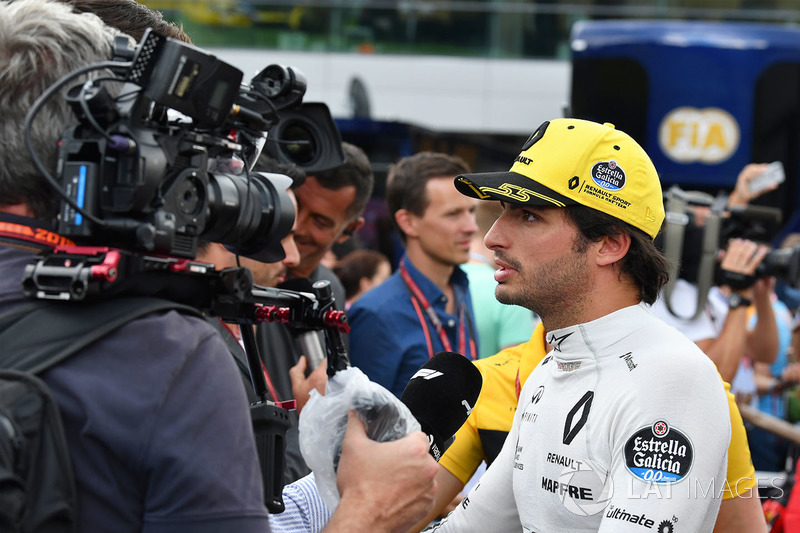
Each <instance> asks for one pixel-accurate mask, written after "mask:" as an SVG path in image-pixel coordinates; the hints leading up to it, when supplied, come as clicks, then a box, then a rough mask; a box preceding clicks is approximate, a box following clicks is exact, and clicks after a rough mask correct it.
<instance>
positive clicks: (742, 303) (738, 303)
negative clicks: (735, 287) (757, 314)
mask: <svg viewBox="0 0 800 533" xmlns="http://www.w3.org/2000/svg"><path fill="white" fill-rule="evenodd" d="M752 303H753V302H751V301H750V300H748V299H747V298H745V297H744V296H742V295H741V294H739V293H738V292H732V293H731V294H730V296H728V309H736V308H739V307H750V304H752Z"/></svg>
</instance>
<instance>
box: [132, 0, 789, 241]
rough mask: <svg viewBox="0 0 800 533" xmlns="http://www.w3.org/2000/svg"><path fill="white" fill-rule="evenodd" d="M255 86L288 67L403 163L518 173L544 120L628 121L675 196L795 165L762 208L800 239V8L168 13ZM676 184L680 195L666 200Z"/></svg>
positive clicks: (546, 3) (614, 3) (567, 4)
mask: <svg viewBox="0 0 800 533" xmlns="http://www.w3.org/2000/svg"><path fill="white" fill-rule="evenodd" d="M143 3H145V4H147V5H148V6H149V7H152V8H155V9H158V10H160V11H162V12H163V13H164V15H165V17H166V18H168V19H170V20H173V21H176V22H179V23H180V24H182V25H183V27H184V29H185V30H186V32H187V33H188V34H189V35H190V36H191V38H192V39H193V41H194V43H195V44H197V45H198V46H200V47H202V48H206V49H209V50H211V51H213V52H215V53H216V54H217V55H218V56H219V57H220V58H221V59H223V60H225V61H227V62H229V63H231V64H233V65H235V66H237V67H238V68H240V69H241V70H242V71H243V72H244V73H245V78H248V77H250V76H253V75H254V74H255V73H257V72H258V71H259V70H261V69H262V68H264V67H265V66H267V65H269V64H273V63H278V64H284V65H288V66H291V67H293V68H297V69H299V70H301V71H302V72H303V73H304V74H305V76H306V78H307V80H308V92H307V94H306V97H305V99H304V101H306V102H311V101H321V102H324V103H325V104H327V105H328V107H329V108H330V110H331V113H332V114H333V116H334V118H335V119H336V122H337V125H338V127H339V129H340V131H341V134H342V138H343V139H344V140H346V141H349V142H352V143H354V144H357V145H359V146H361V147H362V148H364V149H365V151H366V152H367V154H368V155H369V156H370V159H371V161H372V163H373V165H374V170H375V172H376V178H377V183H376V190H375V196H376V199H377V200H380V199H381V198H382V196H383V180H384V178H385V172H386V169H387V168H388V165H389V164H391V163H392V162H394V161H396V160H397V159H399V158H400V157H403V156H405V155H409V154H411V153H414V152H417V151H420V150H436V151H443V152H449V153H455V154H458V155H460V156H461V157H463V158H465V159H466V160H467V161H468V162H469V163H470V164H471V165H472V166H473V168H474V169H475V170H478V171H481V170H498V169H505V168H508V167H509V166H510V164H511V162H512V160H513V158H514V156H515V155H516V154H517V153H518V151H519V147H520V146H521V145H522V143H523V142H524V141H525V139H527V137H528V135H530V133H531V132H532V131H533V130H534V129H535V128H536V127H537V126H538V125H539V124H541V123H542V122H543V121H545V120H548V119H552V118H557V117H562V116H574V117H578V118H588V119H593V120H597V121H600V122H612V123H614V124H615V125H616V126H617V127H618V128H619V129H622V130H624V131H626V132H627V133H629V134H631V135H632V136H633V137H634V138H636V139H637V141H639V142H640V143H641V144H642V145H643V146H644V147H645V148H646V149H647V151H648V153H649V154H650V155H651V157H652V158H653V161H654V163H655V164H656V168H657V169H658V170H659V172H660V173H661V177H662V181H663V182H664V183H665V185H669V184H678V185H681V186H683V187H685V188H687V187H688V188H692V189H699V190H707V191H709V192H712V193H714V192H716V191H717V190H718V189H720V188H732V187H733V184H734V182H735V180H736V176H737V174H738V172H739V170H740V169H741V168H742V167H744V165H746V164H747V163H750V162H772V161H781V162H782V163H783V166H784V169H785V173H786V181H785V182H784V183H783V184H782V185H781V187H780V188H779V189H778V190H777V191H774V192H772V193H769V194H767V195H765V196H764V197H763V198H761V199H759V202H760V203H763V204H765V205H770V206H775V207H779V208H780V209H781V210H782V211H783V213H784V222H785V223H786V231H785V232H783V233H787V232H788V231H790V230H792V229H794V231H797V226H798V225H799V224H800V223H798V219H797V214H796V213H795V209H794V208H795V206H796V205H798V203H799V202H798V200H799V199H800V198H799V195H800V191H799V190H798V186H797V183H798V178H799V177H800V166H798V158H799V157H800V0H525V1H521V0H464V1H456V0H400V1H393V0H349V1H346V0H247V1H245V0H240V1H237V0H185V1H180V0H160V1H159V0H152V1H145V2H143ZM665 189H666V187H665Z"/></svg>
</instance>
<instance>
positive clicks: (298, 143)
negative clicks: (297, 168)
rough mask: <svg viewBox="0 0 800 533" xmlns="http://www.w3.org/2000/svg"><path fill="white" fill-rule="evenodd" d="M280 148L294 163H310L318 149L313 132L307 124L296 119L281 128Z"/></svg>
mask: <svg viewBox="0 0 800 533" xmlns="http://www.w3.org/2000/svg"><path fill="white" fill-rule="evenodd" d="M281 149H282V150H283V151H284V153H285V154H286V156H287V157H288V158H289V159H290V160H291V161H292V163H294V164H296V165H307V164H309V163H311V162H312V161H314V159H316V157H317V151H318V150H317V144H316V142H315V141H314V134H313V132H312V131H311V130H310V129H309V128H308V125H307V124H304V123H302V122H297V121H295V122H292V123H290V124H288V125H287V126H286V127H285V128H284V129H283V132H282V135H281Z"/></svg>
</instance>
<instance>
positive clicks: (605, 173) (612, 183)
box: [592, 159, 625, 191]
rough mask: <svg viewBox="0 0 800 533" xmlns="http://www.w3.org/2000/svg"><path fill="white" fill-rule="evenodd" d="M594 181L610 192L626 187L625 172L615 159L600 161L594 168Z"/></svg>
mask: <svg viewBox="0 0 800 533" xmlns="http://www.w3.org/2000/svg"><path fill="white" fill-rule="evenodd" d="M592 179H593V180H594V182H595V183H596V184H597V185H599V186H600V187H602V188H604V189H606V190H608V191H618V190H620V189H621V188H623V187H624V186H625V171H624V170H622V167H621V166H619V165H618V164H617V162H616V161H614V160H613V159H612V160H610V161H600V162H599V163H595V164H594V166H593V167H592Z"/></svg>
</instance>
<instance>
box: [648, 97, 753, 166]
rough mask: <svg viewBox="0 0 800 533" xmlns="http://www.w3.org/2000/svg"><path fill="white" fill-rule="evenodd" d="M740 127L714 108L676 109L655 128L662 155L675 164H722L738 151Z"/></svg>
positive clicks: (731, 117)
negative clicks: (675, 162)
mask: <svg viewBox="0 0 800 533" xmlns="http://www.w3.org/2000/svg"><path fill="white" fill-rule="evenodd" d="M739 141H740V131H739V124H738V123H737V122H736V119H735V118H733V115H731V114H730V113H728V112H727V111H725V110H724V109H720V108H717V107H707V108H704V109H697V108H695V107H679V108H676V109H673V110H672V111H670V112H669V113H667V114H666V115H665V116H664V118H663V119H662V120H661V124H660V125H659V128H658V144H659V146H660V147H661V151H662V152H664V155H666V156H667V157H669V158H670V159H672V160H673V161H677V162H678V163H697V162H700V163H712V164H713V163H722V162H723V161H726V160H727V159H729V158H730V157H731V156H732V155H733V154H734V153H735V152H736V150H737V149H738V148H739Z"/></svg>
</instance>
